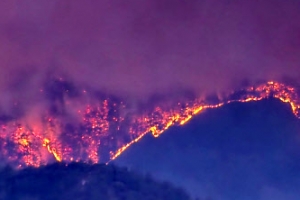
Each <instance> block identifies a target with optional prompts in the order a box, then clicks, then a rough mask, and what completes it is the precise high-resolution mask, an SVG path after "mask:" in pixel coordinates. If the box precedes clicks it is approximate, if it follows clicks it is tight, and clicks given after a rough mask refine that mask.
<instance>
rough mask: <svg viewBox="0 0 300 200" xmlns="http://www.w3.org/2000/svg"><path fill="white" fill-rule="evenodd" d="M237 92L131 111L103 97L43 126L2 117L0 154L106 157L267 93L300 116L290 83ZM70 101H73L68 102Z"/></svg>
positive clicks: (26, 161)
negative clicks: (71, 117) (203, 114)
mask: <svg viewBox="0 0 300 200" xmlns="http://www.w3.org/2000/svg"><path fill="white" fill-rule="evenodd" d="M84 93H85V94H86V93H87V92H86V91H84ZM240 93H241V94H239V93H237V92H235V93H233V94H231V95H230V96H229V97H226V98H223V99H219V102H218V103H215V104H211V103H209V102H208V101H205V100H204V99H201V98H199V99H196V100H194V101H189V102H185V103H182V102H179V103H177V104H176V105H175V106H173V107H171V108H164V107H158V106H157V107H155V108H154V110H153V111H151V112H144V113H142V114H141V113H132V112H129V111H128V110H126V105H125V104H124V103H122V102H121V103H118V102H115V101H112V100H109V99H106V100H104V101H103V102H100V103H95V104H89V105H87V106H86V107H85V109H79V110H77V112H76V115H77V118H78V119H79V120H78V121H77V122H76V123H70V122H65V121H64V120H63V118H59V117H57V118H55V117H53V116H46V117H45V119H46V120H44V122H43V125H42V127H43V128H36V127H32V126H30V125H29V124H26V123H24V122H23V121H22V120H20V121H9V122H3V123H2V124H1V129H0V149H1V153H0V158H1V159H2V160H5V161H6V162H8V163H10V164H12V165H14V166H16V167H23V166H40V165H41V164H45V163H48V162H51V160H52V161H54V160H56V161H66V162H68V161H80V160H81V161H90V162H93V163H96V162H108V161H109V160H113V159H115V158H117V157H118V156H119V155H121V154H122V153H123V152H124V151H125V150H126V149H127V148H128V147H130V145H132V144H133V143H135V142H138V141H139V140H140V139H141V138H142V137H143V136H144V135H146V134H147V133H152V134H153V136H154V137H159V135H160V134H162V133H163V132H164V131H165V130H167V129H168V128H169V127H171V126H173V125H184V124H185V123H187V122H188V121H189V120H190V119H192V117H193V116H194V115H197V114H199V113H201V112H202V111H204V110H205V109H208V108H218V107H220V106H222V105H224V104H228V103H232V102H249V101H259V100H261V99H264V98H268V97H274V98H277V99H279V100H281V101H282V102H285V103H288V104H290V106H291V109H292V111H293V113H294V115H295V116H296V117H298V118H299V117H300V113H299V112H300V111H299V110H300V99H299V96H298V94H297V92H296V90H295V88H293V87H290V86H287V85H284V84H281V83H277V82H268V83H266V84H262V85H259V86H257V87H249V88H246V89H244V90H242V91H240ZM238 94H239V95H238ZM68 105H71V103H70V102H68ZM48 115H49V114H48Z"/></svg>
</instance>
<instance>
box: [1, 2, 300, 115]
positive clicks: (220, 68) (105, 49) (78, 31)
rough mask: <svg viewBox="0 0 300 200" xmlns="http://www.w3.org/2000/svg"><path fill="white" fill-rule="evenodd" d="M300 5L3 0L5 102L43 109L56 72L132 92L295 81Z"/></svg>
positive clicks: (80, 83)
mask: <svg viewBox="0 0 300 200" xmlns="http://www.w3.org/2000/svg"><path fill="white" fill-rule="evenodd" d="M299 8H300V3H299V1H296V0H286V1H282V0H273V1H271V0H267V1H265V0H260V1H247V2H246V1H234V0H229V1H218V0H212V1H211V0H209V1H208V0H203V1H197V0H190V1H181V0H151V1H150V0H149V1H148V0H146V1H139V0H128V1H110V0H100V1H95V0H86V1H81V0H63V1H58V0H53V1H48V0H3V1H1V2H0V44H1V45H0V61H1V67H0V94H1V110H3V112H4V113H5V112H12V111H11V110H12V109H13V108H14V107H15V105H14V103H13V102H15V101H16V100H17V101H18V103H19V104H22V107H24V106H25V107H26V109H30V108H31V106H32V105H34V107H37V105H39V106H40V107H41V109H43V108H44V105H45V104H47V103H45V97H41V93H40V91H41V89H43V88H44V87H45V84H46V83H48V82H49V81H51V80H52V79H51V77H56V78H63V79H64V80H67V81H69V82H71V83H72V84H73V86H74V88H76V87H78V88H92V89H93V90H95V91H96V90H97V91H105V92H108V93H111V94H115V95H122V96H125V97H128V98H132V99H147V98H148V97H149V96H151V95H153V94H157V93H160V94H166V93H176V92H180V91H185V90H190V91H193V92H195V93H197V94H198V95H199V94H202V93H215V92H224V91H227V90H232V89H234V87H238V84H240V83H241V82H242V81H244V80H247V82H249V83H253V82H255V81H258V80H269V79H275V80H279V79H281V78H283V77H288V78H290V79H295V80H297V79H298V78H299V70H298V68H299V63H300V51H299V47H300V23H299V21H300V12H299V11H300V10H299ZM49 77H50V78H49ZM170 91H171V92H170ZM46 99H47V98H46Z"/></svg>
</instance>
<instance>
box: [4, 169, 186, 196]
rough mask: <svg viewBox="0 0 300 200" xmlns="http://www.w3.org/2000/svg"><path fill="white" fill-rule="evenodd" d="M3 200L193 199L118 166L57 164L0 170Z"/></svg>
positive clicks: (164, 184) (166, 185)
mask: <svg viewBox="0 0 300 200" xmlns="http://www.w3.org/2000/svg"><path fill="white" fill-rule="evenodd" d="M0 199H1V200H40V199H43V200H52V199H53V200H60V199H61V200H68V199H70V200H79V199H80V200H81V199H82V200H94V199H95V200H119V199H120V200H136V199H138V200H162V199H163V200H189V199H190V197H189V196H188V194H187V193H186V192H184V191H183V190H181V189H178V188H175V187H173V186H172V185H171V184H169V183H166V182H157V181H155V180H153V179H152V178H151V177H150V176H142V175H139V174H137V173H135V172H132V171H129V170H128V169H126V168H118V167H116V166H114V165H104V164H95V165H89V164H83V163H71V164H68V165H67V164H65V163H55V164H51V165H47V166H42V167H40V168H26V169H23V170H13V169H12V168H10V167H5V168H2V169H0Z"/></svg>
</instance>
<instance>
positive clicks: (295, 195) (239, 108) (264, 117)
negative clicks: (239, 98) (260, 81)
mask: <svg viewBox="0 0 300 200" xmlns="http://www.w3.org/2000/svg"><path fill="white" fill-rule="evenodd" d="M115 163H117V164H119V165H123V166H128V167H130V168H132V169H136V170H140V171H142V172H149V173H152V174H153V175H154V176H155V177H157V178H160V179H162V180H168V181H171V182H173V183H175V184H176V185H179V186H183V187H185V188H186V189H187V190H188V191H189V192H191V193H192V194H193V195H197V196H203V197H212V199H219V200H223V199H226V200H227V199H228V200H234V199H241V200H248V199H249V200H250V199H263V200H267V199H272V200H285V199H300V192H299V190H298V189H299V188H300V170H299V169H300V120H299V119H297V118H295V117H294V115H293V113H292V112H291V110H290V108H289V106H288V105H287V104H284V103H282V102H280V101H279V100H276V99H267V100H263V101H260V102H250V103H233V104H229V105H226V106H223V107H221V108H218V109H211V110H207V111H205V112H204V113H202V114H200V115H199V116H196V117H195V118H194V119H192V120H191V121H190V122H189V123H188V124H186V125H185V126H182V127H173V128H171V129H170V130H168V131H167V132H165V133H164V134H163V135H161V136H160V137H159V138H153V137H152V136H150V135H149V136H146V137H145V138H143V139H142V140H141V141H140V142H139V143H137V144H135V145H133V146H132V147H131V148H129V149H128V150H127V151H126V152H124V153H123V154H122V155H121V156H120V157H119V158H118V159H117V160H116V161H115Z"/></svg>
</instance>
